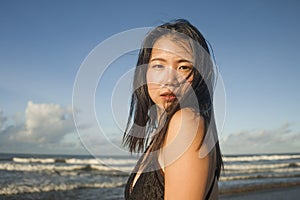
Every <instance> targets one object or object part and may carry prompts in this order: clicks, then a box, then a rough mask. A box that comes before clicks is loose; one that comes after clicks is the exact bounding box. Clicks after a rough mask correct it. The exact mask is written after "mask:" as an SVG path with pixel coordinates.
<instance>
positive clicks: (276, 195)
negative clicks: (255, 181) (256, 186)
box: [219, 185, 300, 200]
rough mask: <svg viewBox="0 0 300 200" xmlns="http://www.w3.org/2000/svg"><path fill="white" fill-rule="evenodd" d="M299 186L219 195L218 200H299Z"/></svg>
mask: <svg viewBox="0 0 300 200" xmlns="http://www.w3.org/2000/svg"><path fill="white" fill-rule="evenodd" d="M299 197H300V185H297V186H291V187H281V188H272V189H261V190H256V191H251V192H239V193H236V194H226V195H224V194H223V195H220V196H219V199H220V200H253V199H255V200H269V199H270V200H271V199H272V200H274V199H276V200H280V199H289V200H293V199H295V200H296V199H299Z"/></svg>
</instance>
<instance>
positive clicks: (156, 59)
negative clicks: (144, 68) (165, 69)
mask: <svg viewBox="0 0 300 200" xmlns="http://www.w3.org/2000/svg"><path fill="white" fill-rule="evenodd" d="M153 61H162V62H167V60H166V59H164V58H152V59H151V60H150V62H153ZM177 62H179V63H181V62H188V63H191V64H193V62H192V61H190V60H187V59H179V60H178V61H177Z"/></svg>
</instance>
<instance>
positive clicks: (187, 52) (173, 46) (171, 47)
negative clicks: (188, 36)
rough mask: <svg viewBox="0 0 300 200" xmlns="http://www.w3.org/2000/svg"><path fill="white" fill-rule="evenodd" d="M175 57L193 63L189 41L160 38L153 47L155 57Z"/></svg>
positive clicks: (166, 37) (167, 37) (168, 37)
mask: <svg viewBox="0 0 300 200" xmlns="http://www.w3.org/2000/svg"><path fill="white" fill-rule="evenodd" d="M160 54H162V55H170V54H171V55H173V56H176V57H180V58H184V59H186V60H190V61H193V50H192V48H191V45H190V43H189V42H188V41H187V40H184V39H180V38H177V37H172V36H163V37H161V38H159V39H158V40H157V41H156V42H155V43H154V45H153V49H152V54H151V57H153V56H159V55H160Z"/></svg>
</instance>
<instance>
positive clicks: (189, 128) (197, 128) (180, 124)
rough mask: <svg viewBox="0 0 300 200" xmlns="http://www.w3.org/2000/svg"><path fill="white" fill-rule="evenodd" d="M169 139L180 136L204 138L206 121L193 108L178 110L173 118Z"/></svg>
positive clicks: (170, 124) (169, 129)
mask: <svg viewBox="0 0 300 200" xmlns="http://www.w3.org/2000/svg"><path fill="white" fill-rule="evenodd" d="M167 134H168V135H167V137H171V138H173V137H175V136H176V135H178V134H185V135H194V136H198V137H203V134H204V119H203V117H202V116H201V115H200V113H199V112H197V111H195V110H193V109H191V108H183V109H180V110H178V111H177V112H175V113H174V115H173V116H172V118H171V120H170V123H169V128H168V132H167Z"/></svg>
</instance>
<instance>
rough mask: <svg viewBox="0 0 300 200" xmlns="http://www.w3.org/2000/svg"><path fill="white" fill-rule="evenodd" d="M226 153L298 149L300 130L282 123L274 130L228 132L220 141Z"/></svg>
mask: <svg viewBox="0 0 300 200" xmlns="http://www.w3.org/2000/svg"><path fill="white" fill-rule="evenodd" d="M220 144H221V148H222V149H223V151H224V152H225V153H227V154H252V153H253V154H254V153H287V152H299V151H300V132H295V131H293V130H292V129H291V125H290V124H284V125H282V126H281V127H279V128H277V129H275V130H249V131H240V132H236V133H232V134H229V135H228V136H226V137H224V138H223V139H222V140H221V141H220Z"/></svg>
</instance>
